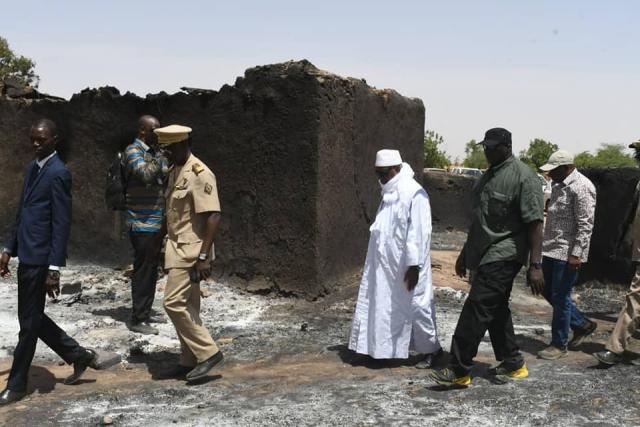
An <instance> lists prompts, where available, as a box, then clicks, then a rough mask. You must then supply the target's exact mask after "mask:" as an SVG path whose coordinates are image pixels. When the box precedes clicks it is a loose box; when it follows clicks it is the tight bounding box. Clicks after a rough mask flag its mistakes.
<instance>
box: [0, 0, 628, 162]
mask: <svg viewBox="0 0 640 427" xmlns="http://www.w3.org/2000/svg"><path fill="white" fill-rule="evenodd" d="M0 6H2V10H3V13H2V15H3V23H2V27H1V29H0V35H1V36H3V37H5V38H7V39H8V40H9V43H10V45H11V47H12V48H13V49H14V50H15V51H16V52H18V53H20V54H23V55H26V56H29V57H32V58H33V59H34V60H35V61H36V63H37V66H36V70H37V72H38V73H39V74H40V76H41V83H40V88H41V89H42V90H43V91H45V92H48V93H52V94H56V95H60V96H65V97H69V96H71V94H73V93H75V92H79V91H80V90H82V89H83V88H85V87H97V86H103V85H107V84H109V85H113V86H116V87H118V88H119V89H120V90H121V92H125V91H127V90H129V91H132V92H135V93H137V94H139V95H144V94H146V93H148V92H158V91H161V90H164V91H166V92H169V93H171V92H175V91H178V88H179V87H180V86H185V85H186V86H195V87H206V88H213V89H218V88H219V87H220V86H222V85H223V84H225V83H229V84H233V82H234V81H235V78H236V77H237V76H239V75H242V74H243V73H244V70H245V69H246V68H249V67H252V66H254V65H262V64H268V63H274V62H281V61H287V60H290V59H303V58H306V59H308V60H310V61H311V62H313V63H314V64H315V65H316V66H318V67H319V68H322V69H325V70H328V71H331V72H334V73H337V74H340V75H344V76H351V77H358V78H364V79H366V80H367V82H368V83H369V84H370V85H372V86H376V87H379V88H383V87H385V88H386V87H389V88H393V89H396V90H397V91H399V92H400V93H401V94H403V95H405V96H410V97H418V98H421V99H422V100H423V101H424V103H425V106H426V127H427V128H428V129H434V130H436V131H437V132H439V133H440V134H441V135H443V136H444V138H445V142H446V149H447V151H448V152H449V153H451V154H452V156H453V157H456V156H460V157H462V156H463V151H464V145H465V143H466V142H467V141H468V140H470V139H472V138H475V139H479V138H481V137H482V135H483V133H484V131H485V130H486V129H488V128H490V127H494V126H503V127H506V128H508V129H510V130H511V131H512V133H513V137H514V144H515V149H516V150H520V149H522V148H525V147H526V146H527V145H528V141H529V140H531V139H533V138H536V137H539V138H545V139H547V140H551V141H553V142H555V143H556V144H558V145H560V146H561V147H562V148H565V149H568V150H571V151H574V152H578V151H584V150H592V151H593V150H595V149H596V148H597V147H598V146H599V144H600V143H625V144H626V143H629V142H631V141H633V140H637V139H638V138H640V111H639V110H640V47H639V46H640V25H638V23H637V19H638V17H640V2H632V1H630V0H629V1H615V0H612V1H607V2H604V1H589V0H587V1H577V0H572V1H562V2H561V1H518V2H516V1H483V2H480V1H458V2H454V1H450V2H443V1H396V2H390V1H386V2H382V1H375V0H372V1H367V2H364V1H346V0H344V1H333V0H327V1H323V2H304V1H270V2H267V1H235V2H222V1H217V2H216V1H206V2H205V1H190V0H183V1H173V2H168V1H162V0H160V1H133V0H129V1H127V2H124V1H101V2H100V1H95V0H85V1H58V2H52V1H48V2H47V1H31V0H21V1H20V2H17V1H13V0H12V1H3V2H2V4H0Z"/></svg>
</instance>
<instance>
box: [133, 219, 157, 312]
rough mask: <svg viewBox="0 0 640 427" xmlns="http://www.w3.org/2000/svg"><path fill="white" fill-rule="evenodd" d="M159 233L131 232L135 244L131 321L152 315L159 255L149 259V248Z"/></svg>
mask: <svg viewBox="0 0 640 427" xmlns="http://www.w3.org/2000/svg"><path fill="white" fill-rule="evenodd" d="M156 236H157V233H136V232H133V231H131V232H129V237H130V239H131V245H132V246H133V252H134V254H133V276H131V300H132V305H133V309H132V312H131V321H132V322H133V323H139V322H144V321H146V320H148V319H149V316H150V315H151V306H152V305H153V298H154V297H155V295H156V282H157V281H158V264H159V262H158V257H154V258H153V259H149V258H148V257H147V250H148V248H149V244H150V243H151V241H152V240H153V239H155V238H156Z"/></svg>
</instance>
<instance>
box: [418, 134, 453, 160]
mask: <svg viewBox="0 0 640 427" xmlns="http://www.w3.org/2000/svg"><path fill="white" fill-rule="evenodd" d="M443 143H444V139H443V138H442V136H440V135H438V134H437V133H436V132H435V131H432V130H428V131H426V132H425V134H424V167H425V168H446V167H447V166H449V165H450V164H451V159H450V158H449V156H448V155H447V153H446V152H445V151H444V150H440V148H439V146H440V145H442V144H443Z"/></svg>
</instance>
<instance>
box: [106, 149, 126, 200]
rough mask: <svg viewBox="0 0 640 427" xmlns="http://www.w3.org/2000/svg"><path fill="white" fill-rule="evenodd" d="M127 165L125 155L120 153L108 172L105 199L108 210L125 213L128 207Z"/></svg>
mask: <svg viewBox="0 0 640 427" xmlns="http://www.w3.org/2000/svg"><path fill="white" fill-rule="evenodd" d="M126 170H127V165H126V164H125V160H124V153H122V152H118V153H117V154H116V156H115V157H114V159H113V161H112V162H111V165H110V166H109V169H108V170H107V183H106V186H105V191H104V199H105V202H106V204H107V208H109V209H111V210H114V211H123V210H125V209H126V207H127V174H126Z"/></svg>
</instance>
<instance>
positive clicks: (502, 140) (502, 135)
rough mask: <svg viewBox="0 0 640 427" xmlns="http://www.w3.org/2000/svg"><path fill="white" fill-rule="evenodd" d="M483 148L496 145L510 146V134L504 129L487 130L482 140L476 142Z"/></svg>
mask: <svg viewBox="0 0 640 427" xmlns="http://www.w3.org/2000/svg"><path fill="white" fill-rule="evenodd" d="M478 144H482V145H484V146H485V147H495V146H496V145H500V144H503V145H511V132H509V131H508V130H506V129H504V128H493V129H489V130H488V131H487V132H486V133H485V134H484V140H483V141H480V142H478Z"/></svg>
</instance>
